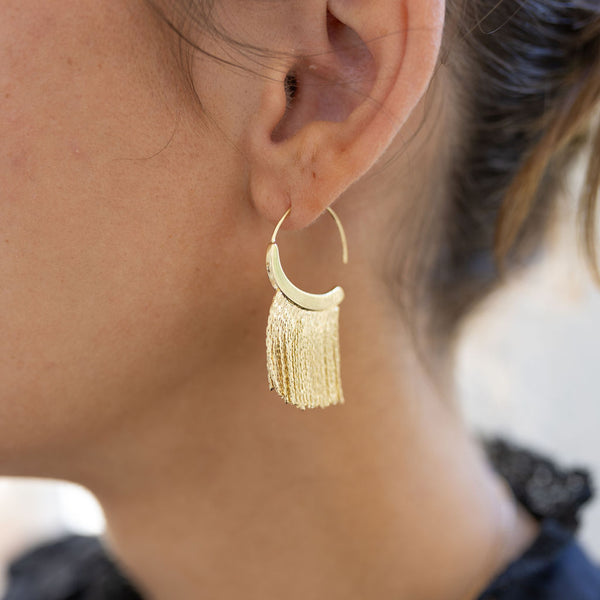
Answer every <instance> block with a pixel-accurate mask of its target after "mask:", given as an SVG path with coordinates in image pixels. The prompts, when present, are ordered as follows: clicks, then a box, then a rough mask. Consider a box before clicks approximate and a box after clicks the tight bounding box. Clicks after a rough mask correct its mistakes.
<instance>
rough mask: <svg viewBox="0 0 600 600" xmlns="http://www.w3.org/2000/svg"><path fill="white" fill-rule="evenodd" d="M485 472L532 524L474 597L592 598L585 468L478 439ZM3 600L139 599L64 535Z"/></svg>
mask: <svg viewBox="0 0 600 600" xmlns="http://www.w3.org/2000/svg"><path fill="white" fill-rule="evenodd" d="M481 442H482V446H483V448H484V450H485V451H486V453H487V456H488V458H489V461H490V463H491V465H492V466H493V468H495V469H496V470H497V472H498V473H499V474H500V475H501V476H502V477H503V478H504V479H505V480H506V482H507V483H508V485H509V486H510V488H511V489H512V491H513V493H514V495H515V497H516V498H517V500H518V501H519V502H520V503H521V504H522V505H523V506H524V507H525V508H526V509H527V510H528V511H529V512H530V513H531V514H532V515H533V516H534V517H535V518H536V519H537V520H538V521H539V522H540V530H539V534H538V536H537V537H536V539H535V540H534V542H533V543H532V544H531V546H530V547H529V548H528V549H527V550H526V551H525V552H524V553H523V554H522V555H521V556H520V557H519V558H518V559H516V560H515V561H513V562H512V563H511V564H510V565H508V566H507V568H506V569H505V570H504V571H503V572H502V573H499V574H498V575H497V576H496V577H495V579H494V580H493V581H492V582H491V583H490V585H489V586H488V587H487V588H486V590H485V591H484V592H483V594H482V595H481V596H480V598H479V600H567V599H568V600H598V599H599V598H600V568H599V567H598V565H596V564H594V562H593V561H592V560H591V559H590V557H589V556H588V554H587V553H586V552H585V550H584V549H583V548H582V547H581V545H580V544H579V542H578V541H577V538H576V534H577V532H578V529H579V525H580V517H581V509H582V507H583V506H584V505H585V504H586V503H588V502H589V500H590V499H591V498H592V495H593V490H592V482H591V477H590V474H589V473H588V472H587V471H586V470H585V469H564V468H562V467H561V466H560V465H559V464H558V463H557V462H555V461H554V460H552V459H550V458H549V457H547V456H544V455H543V454H541V453H539V452H536V451H534V450H532V449H530V448H526V447H523V446H519V445H516V444H514V443H513V442H510V441H508V440H507V439H505V438H498V437H496V438H483V437H482V438H481ZM4 600H142V597H141V595H140V594H139V592H137V591H136V590H135V588H134V586H133V585H132V584H131V583H130V582H129V581H128V580H127V578H126V577H125V576H124V575H123V573H122V572H121V571H120V569H119V566H118V565H117V563H116V562H114V560H113V559H112V558H111V557H110V555H109V553H107V551H106V549H105V547H104V545H103V543H102V540H101V539H100V538H98V537H91V536H79V535H68V536H65V537H63V538H61V539H59V540H56V541H54V542H50V543H45V544H43V545H40V546H38V547H36V548H34V549H32V550H29V551H28V552H26V553H25V554H23V555H22V556H21V557H19V558H17V559H16V560H15V561H14V562H13V563H12V564H11V565H10V568H9V588H8V591H7V594H6V595H5V597H4Z"/></svg>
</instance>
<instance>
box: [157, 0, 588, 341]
mask: <svg viewBox="0 0 600 600" xmlns="http://www.w3.org/2000/svg"><path fill="white" fill-rule="evenodd" d="M148 2H150V4H152V5H153V6H154V8H157V4H156V3H155V2H153V1H152V0H148ZM214 3H215V0H187V1H186V2H183V1H177V0H175V1H171V2H169V3H168V4H169V9H170V13H169V16H168V17H167V16H166V14H167V13H166V12H165V11H163V10H160V9H158V8H157V10H159V12H160V13H161V16H162V17H163V18H164V19H165V20H166V22H167V23H168V24H169V26H170V27H171V28H173V29H174V30H175V31H176V32H177V34H178V35H179V36H180V39H181V40H183V41H184V42H185V45H186V47H190V48H193V49H194V50H195V51H200V52H205V51H204V50H203V49H202V48H199V47H198V46H196V45H195V44H194V42H193V41H192V39H191V37H192V36H191V35H190V34H189V33H188V32H189V31H191V29H190V28H186V27H185V24H186V23H188V24H189V23H190V21H191V22H192V23H193V26H196V27H197V26H200V27H202V28H203V29H205V30H208V31H209V32H210V33H211V35H213V36H216V37H218V38H221V39H223V40H225V41H227V42H228V43H230V44H232V45H233V46H234V48H235V49H236V50H237V51H241V52H245V53H248V54H250V55H251V56H252V57H253V58H255V59H258V60H259V59H260V57H261V56H265V55H268V54H269V52H268V50H265V49H261V48H257V47H254V46H248V45H246V44H244V43H241V42H238V41H236V40H232V39H230V38H228V36H227V35H226V34H225V33H224V32H222V31H221V30H219V28H218V26H217V25H216V24H215V23H214V21H213V19H212V18H211V13H212V9H213V5H214ZM446 13H447V14H446V26H445V27H446V31H445V35H444V42H443V48H442V54H441V61H442V63H443V64H444V65H445V66H446V67H447V68H448V70H449V72H450V73H451V75H452V77H453V78H454V80H455V82H454V83H455V85H454V87H455V89H456V94H457V100H458V104H459V113H460V115H461V117H462V118H460V132H459V137H460V139H459V140H457V148H455V149H453V152H452V155H451V159H450V163H449V165H448V181H446V182H444V183H445V184H446V187H445V193H444V196H445V197H444V198H443V199H442V205H443V206H442V208H441V211H440V214H439V216H438V217H437V219H434V220H430V222H429V223H428V224H424V225H423V226H424V227H426V228H429V230H428V231H427V232H425V234H424V235H422V236H421V243H420V244H419V249H420V250H421V254H422V255H423V256H421V258H420V260H417V261H413V262H414V264H417V265H422V266H424V268H423V269H421V273H420V274H419V279H420V285H418V286H416V287H418V288H419V290H421V291H422V292H423V293H424V294H425V297H421V298H420V299H419V305H420V306H423V305H427V306H428V308H429V310H428V313H429V314H428V316H427V326H428V328H429V334H430V335H428V338H429V339H430V340H431V339H433V340H435V342H434V345H435V346H437V347H438V348H439V349H443V348H445V347H447V345H448V344H449V343H451V342H452V341H453V340H454V338H455V334H456V331H457V329H458V325H459V324H460V323H461V322H462V320H463V317H464V316H465V315H466V314H467V313H468V312H469V310H470V309H471V308H472V307H473V306H474V305H475V304H476V303H478V302H479V301H480V300H482V299H483V298H484V297H485V296H486V295H487V294H488V293H489V292H490V291H491V290H493V289H494V288H495V287H496V286H497V285H498V283H499V282H501V281H502V276H503V274H504V273H505V271H506V270H508V269H509V268H514V267H515V266H518V265H520V264H524V263H525V262H527V260H528V259H529V258H530V257H532V256H534V255H535V254H534V251H535V250H536V249H537V248H538V247H539V245H540V242H541V240H542V238H543V234H544V232H545V231H546V229H547V225H548V223H549V221H550V218H551V217H552V216H553V214H554V206H555V204H556V198H557V193H558V191H559V190H560V183H561V181H562V180H563V179H564V177H565V175H566V173H567V171H568V168H569V166H570V165H571V163H572V161H573V159H574V158H575V157H577V156H578V155H579V154H580V153H581V149H582V148H583V147H584V146H585V145H586V143H588V142H589V141H590V140H591V152H590V160H589V168H588V172H587V173H588V174H587V179H586V185H585V189H584V191H583V195H582V199H581V203H580V212H579V214H580V222H581V224H582V226H583V232H584V235H583V237H582V239H583V240H584V242H585V246H586V250H587V257H588V260H589V264H590V268H591V271H592V273H593V274H594V275H595V277H596V278H597V280H598V281H599V282H600V271H599V269H598V259H597V255H596V247H595V245H596V229H595V222H596V207H597V194H598V188H599V187H600V127H598V126H596V127H594V125H593V119H594V116H595V113H596V109H598V108H599V107H600V5H599V4H598V0H447V10H446ZM215 58H216V57H215ZM218 60H222V59H218ZM234 66H239V65H235V64H234ZM188 76H189V78H190V83H191V84H192V86H193V80H192V78H191V75H189V73H188ZM436 210H437V209H436ZM433 232H436V234H437V235H435V236H433V237H434V238H435V239H432V237H431V236H430V235H427V234H431V233H433ZM423 239H426V243H423ZM425 254H427V256H426V257H425ZM409 281H411V279H410V278H409ZM419 293H420V292H419Z"/></svg>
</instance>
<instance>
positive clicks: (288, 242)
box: [0, 0, 600, 600]
mask: <svg viewBox="0 0 600 600" xmlns="http://www.w3.org/2000/svg"><path fill="white" fill-rule="evenodd" d="M0 6H1V8H2V18H1V19H0V27H1V32H2V33H1V36H2V40H3V43H2V59H1V61H0V64H1V65H2V78H1V80H0V81H1V86H2V96H1V97H2V105H1V106H2V109H1V110H2V119H1V120H0V127H1V130H2V137H1V139H2V141H3V142H2V162H1V172H2V182H3V183H2V188H3V194H2V202H1V207H2V218H1V219H0V227H1V231H2V237H1V240H2V248H3V251H2V253H1V254H0V257H1V258H0V273H1V275H2V277H1V281H2V282H3V283H2V286H1V291H0V315H2V320H1V327H2V336H1V338H0V339H1V340H2V343H1V345H0V348H1V350H0V352H1V354H0V356H1V359H0V381H1V382H2V384H1V387H0V389H1V393H2V403H1V411H2V412H1V414H2V421H1V422H2V430H1V436H0V457H1V461H2V462H1V465H2V474H3V475H19V476H21V475H24V476H44V477H55V478H62V479H67V480H71V481H76V482H79V483H81V484H83V485H85V486H87V487H88V488H89V489H90V490H92V492H93V493H94V494H95V495H96V496H97V497H98V499H99V500H100V502H101V504H102V506H103V508H104V510H105V513H106V518H107V533H106V535H105V536H104V538H103V539H102V540H101V544H100V545H98V543H97V542H94V541H93V540H92V541H90V540H85V539H84V540H82V539H79V538H75V539H70V540H66V541H63V542H59V543H58V544H57V545H55V546H51V547H49V548H46V549H42V550H38V551H37V552H38V553H37V554H36V553H34V554H33V555H31V556H29V557H28V558H27V557H26V558H24V559H22V560H21V562H17V563H15V565H14V567H13V571H12V576H13V583H12V585H11V586H10V587H9V591H8V594H7V598H10V599H13V600H14V599H16V598H21V599H22V598H28V599H33V598H36V599H37V598H51V599H56V600H58V599H62V600H65V599H66V598H136V597H143V598H152V599H156V600H166V599H173V598H176V599H177V600H188V599H197V598H220V599H229V598H245V599H259V598H260V599H270V598H287V599H290V600H294V599H296V598H328V599H337V598H344V599H346V600H348V599H350V600H351V599H354V598H409V599H411V600H416V599H420V598H423V599H432V600H433V599H436V600H438V599H444V600H452V599H456V600H467V599H473V598H478V597H481V598H484V597H485V598H492V597H494V598H510V599H516V598H525V597H526V598H559V597H560V598H566V597H568V598H572V599H578V598H592V597H597V595H598V594H600V581H599V575H598V571H596V570H595V567H593V565H592V564H591V563H590V562H589V559H588V558H587V557H586V556H585V554H584V553H583V551H582V550H581V549H580V548H579V546H578V545H577V544H576V542H575V541H574V540H573V539H572V537H571V534H572V531H573V529H574V523H575V521H576V519H577V513H576V511H577V509H578V507H579V505H580V504H581V503H582V502H583V501H584V500H585V499H586V498H587V497H588V496H589V488H588V482H587V480H586V478H585V475H584V474H581V473H580V474H577V473H570V474H561V473H560V472H559V470H557V469H555V468H554V466H552V465H550V464H549V463H546V462H544V459H543V458H541V457H536V456H535V455H533V454H531V453H527V452H525V451H522V452H521V451H519V450H516V449H514V448H511V447H509V446H505V445H502V444H498V443H497V444H493V443H490V444H489V445H487V446H484V445H482V444H481V443H480V442H479V441H478V440H477V439H475V438H474V437H473V436H471V435H470V433H469V431H468V430H467V427H466V426H465V425H464V423H463V422H462V420H461V416H460V414H459V411H458V409H457V406H456V403H455V401H454V399H453V389H452V348H453V342H454V340H455V338H456V334H457V331H458V330H459V326H460V324H461V322H462V319H463V317H464V316H465V315H466V314H467V313H468V312H469V310H470V309H471V308H472V307H473V306H474V305H475V304H476V303H477V302H479V301H480V300H481V299H482V298H483V297H484V296H485V295H486V294H487V293H489V292H490V291H491V290H492V289H493V288H494V287H495V286H496V285H498V284H499V282H501V281H502V277H501V272H500V270H501V268H502V265H504V268H505V269H507V270H508V269H510V268H516V267H517V266H518V265H519V264H522V263H523V262H524V261H525V260H526V259H527V258H528V257H530V256H531V255H532V253H533V251H534V250H535V249H536V248H537V247H538V245H539V243H540V240H541V237H542V233H543V231H544V230H545V228H546V227H547V226H548V224H549V223H550V222H551V215H552V207H553V205H554V203H555V200H556V192H557V190H558V188H559V184H560V182H561V181H563V178H564V176H565V173H566V171H567V168H568V166H569V164H570V162H571V159H572V158H573V157H575V156H576V154H577V150H578V148H579V147H580V146H581V144H582V141H584V139H585V138H586V136H588V133H589V132H591V131H592V117H593V115H594V111H595V109H596V108H597V107H598V105H599V104H600V70H599V69H600V7H599V6H598V5H597V2H596V0H560V1H559V0H505V1H504V2H498V1H497V0H447V1H446V2H444V0H376V1H375V0H369V1H368V2H365V1H363V0H302V1H297V0H272V1H269V2H263V1H259V0H244V1H241V0H213V1H206V0H194V1H192V2H180V1H171V2H167V1H165V2H156V3H150V2H145V1H142V0H120V1H118V2H96V1H92V0H89V1H87V0H86V1H82V0H77V1H65V0H60V1H58V0H55V1H51V2H48V0H27V1H26V2H23V0H18V1H17V0H4V2H2V4H1V5H0ZM588 137H589V136H588ZM595 140H596V142H595V143H596V151H595V152H592V154H591V155H592V159H591V163H590V171H589V173H590V175H589V181H588V184H589V185H588V187H587V193H586V194H585V195H584V198H583V200H582V215H583V218H584V220H585V228H584V232H585V236H584V239H585V240H587V246H588V250H589V252H590V256H592V253H593V238H594V231H593V227H592V224H593V217H594V210H593V207H594V199H595V193H596V189H597V187H598V186H597V183H598V177H599V173H600V167H599V164H598V163H599V160H600V159H599V155H598V152H597V150H598V145H599V142H598V140H600V137H596V138H595ZM329 208H333V209H334V214H335V215H336V216H338V217H339V222H340V224H341V226H342V227H343V230H344V231H345V234H346V237H347V243H348V251H349V260H348V264H347V265H346V266H342V263H341V262H340V261H339V256H340V249H339V244H340V239H339V237H338V232H337V231H336V227H335V223H334V222H333V221H332V219H331V218H330V217H329V215H328V214H325V212H327V209H329ZM288 210H289V213H288ZM322 214H323V215H324V218H323V219H319V217H320V216H321V215H322ZM284 215H287V218H286V220H285V221H284V223H283V225H282V228H281V229H280V230H279V233H278V237H277V242H278V243H279V244H280V245H281V251H282V262H283V264H284V265H285V269H286V272H287V273H288V274H290V278H291V279H292V280H293V281H294V282H295V284H296V285H297V286H298V287H299V288H302V289H305V290H311V291H313V292H314V291H320V292H323V291H324V290H327V289H329V288H330V287H331V282H332V281H335V282H338V283H340V284H341V286H342V287H343V289H344V291H345V299H344V301H343V303H342V304H341V305H340V306H339V327H340V330H339V340H340V343H339V352H340V354H339V357H340V368H341V371H340V372H341V382H342V386H343V403H342V404H340V403H339V402H338V405H337V406H331V407H328V408H326V409H324V410H321V409H319V408H314V409H309V410H298V408H297V407H296V406H294V405H293V404H287V403H286V402H284V401H283V400H282V398H280V396H279V394H277V393H276V391H271V390H270V389H269V385H268V381H267V367H266V355H265V326H266V324H267V320H268V314H269V306H270V303H271V299H272V295H273V289H272V287H271V285H269V279H268V278H267V273H266V272H265V267H264V265H265V251H266V249H267V245H268V244H269V242H270V240H271V237H272V235H273V233H274V229H275V226H276V224H277V223H278V222H279V221H280V220H281V218H282V217H283V216H284ZM309 226H310V227H309ZM281 326H282V327H285V326H286V324H285V323H283V325H281ZM331 335H332V336H334V337H335V332H333V333H332V334H331ZM305 342H306V340H305ZM333 349H334V351H335V345H334V346H333ZM314 351H315V352H317V351H318V349H317V350H314ZM305 375H306V373H305ZM308 375H310V373H309V374H308ZM307 377H308V376H307ZM307 380H308V379H307ZM272 387H273V386H272ZM282 395H283V396H285V390H284V393H283V394H282ZM284 399H285V400H289V398H285V397H284ZM338 400H340V398H338ZM484 450H488V452H486V451H484ZM490 456H491V457H495V459H494V460H495V463H494V465H493V464H492V462H491V461H490V460H489V458H490ZM511 461H512V462H511ZM511 465H513V467H514V465H517V466H518V467H519V469H520V471H519V470H518V469H517V471H518V472H517V471H515V470H514V469H512V471H511ZM524 465H525V466H524ZM494 466H495V467H496V468H494ZM540 468H542V469H545V470H546V474H548V473H549V474H550V482H551V483H553V484H557V485H559V484H561V482H563V483H564V485H563V486H562V487H559V488H557V489H559V492H560V494H563V495H562V496H560V498H562V504H560V503H558V504H557V502H558V500H556V498H554V500H553V501H552V502H550V503H549V504H548V506H547V508H546V512H544V511H538V512H536V510H535V507H534V506H533V505H534V503H535V502H534V500H535V497H536V496H535V493H537V494H538V500H539V493H540V490H541V493H542V495H543V494H544V490H545V489H546V488H544V487H543V485H542V483H543V482H541V483H540V482H539V481H538V483H540V485H542V487H538V488H535V485H534V486H533V487H532V486H531V485H530V484H531V482H532V481H534V483H535V481H536V480H535V479H534V478H533V475H532V474H533V473H536V472H537V473H538V474H539V469H540ZM523 469H525V471H524V470H523ZM527 469H529V470H527ZM503 473H504V475H503ZM510 473H512V475H510ZM523 473H525V474H526V475H527V474H529V475H527V476H526V477H525V479H524V480H523V481H522V482H524V483H523V485H524V487H523V489H521V492H523V491H524V490H525V492H527V491H529V492H531V491H532V490H533V492H535V493H534V494H533V495H532V494H531V493H530V494H529V496H527V494H525V496H527V497H525V499H523V497H522V498H521V500H519V489H518V484H519V481H520V480H519V477H521V478H522V476H523ZM507 477H508V479H507ZM510 477H512V479H511V478H510ZM569 477H570V479H569ZM565 478H566V479H565ZM547 479H548V478H547V477H546V480H547ZM563 480H564V481H563ZM565 482H566V483H565ZM546 483H548V482H547V481H546ZM509 484H510V485H511V486H513V489H514V493H511V492H510V490H509ZM527 486H529V487H527ZM525 488H526V489H525ZM536 490H537V491H536ZM560 494H559V495H560ZM565 494H566V495H565ZM527 498H529V499H527ZM544 498H545V499H548V498H547V497H546V496H543V498H542V499H544ZM557 506H558V507H559V508H560V511H562V512H560V511H559V512H560V515H558V517H557V518H551V516H552V515H551V513H552V511H554V512H556V510H558V509H557ZM554 516H556V515H554ZM95 544H96V545H95ZM536 544H537V546H536ZM540 547H543V552H542V550H540ZM527 552H529V554H527ZM540 552H541V553H540ZM40 561H41V563H40ZM515 561H516V563H515ZM536 561H537V562H536ZM511 563H513V566H512V570H510V569H511V567H509V565H510V564H511ZM515 564H516V567H515ZM532 564H537V565H538V567H539V568H538V570H537V571H536V569H535V568H532ZM44 565H45V566H44ZM540 565H541V567H540ZM515 568H516V572H515ZM125 579H127V581H125ZM134 589H135V591H134Z"/></svg>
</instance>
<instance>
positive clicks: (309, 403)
mask: <svg viewBox="0 0 600 600" xmlns="http://www.w3.org/2000/svg"><path fill="white" fill-rule="evenodd" d="M327 210H328V211H329V212H330V213H331V215H332V216H333V218H334V219H335V221H336V224H337V226H338V229H339V232H340V237H341V240H342V249H343V254H342V260H343V262H344V263H347V262H348V247H347V242H346V235H345V232H344V229H343V227H342V224H341V222H340V220H339V218H338V216H337V215H336V214H335V213H334V212H333V210H332V209H331V208H328V209H327ZM289 212H290V210H289V209H288V211H287V212H286V213H285V215H283V217H282V218H281V220H280V221H279V223H278V224H277V227H276V228H275V231H274V232H273V237H272V238H271V243H270V244H269V247H268V249H267V274H268V276H269V280H270V281H271V284H272V285H273V287H274V288H275V290H276V292H275V296H274V298H273V302H272V304H271V309H270V311H269V319H268V323H267V371H268V381H269V389H271V390H275V391H276V392H277V393H278V394H279V395H280V396H281V397H282V398H283V399H284V400H285V402H286V403H288V404H293V405H295V406H297V407H298V408H301V409H303V410H304V409H306V408H315V407H322V408H325V407H326V406H331V405H334V404H341V403H343V402H344V395H343V391H342V383H341V375H340V349H339V305H340V303H341V302H342V300H343V299H344V290H343V289H342V288H341V287H339V286H337V287H335V288H334V289H332V290H330V291H329V292H327V293H325V294H311V293H309V292H305V291H304V290H301V289H300V288H298V287H296V286H295V285H294V284H293V283H292V282H291V281H290V280H289V278H288V277H287V276H286V274H285V271H284V270H283V267H282V265H281V261H280V257H279V249H278V247H277V242H276V238H277V232H278V231H279V228H280V227H281V225H282V223H283V221H284V219H285V218H286V217H287V216H288V214H289Z"/></svg>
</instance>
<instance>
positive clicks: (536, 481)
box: [479, 437, 600, 600]
mask: <svg viewBox="0 0 600 600" xmlns="http://www.w3.org/2000/svg"><path fill="white" fill-rule="evenodd" d="M481 441H482V445H483V448H484V450H485V451H486V453H487V456H488V458H489V461H490V463H491V464H492V466H493V467H494V468H495V469H496V470H497V472H498V473H499V474H500V475H501V476H502V477H503V478H504V479H505V481H506V482H507V483H508V485H509V486H510V488H511V490H512V492H513V494H514V496H515V498H516V499H517V500H518V501H519V502H520V503H521V504H522V505H523V506H524V507H525V508H526V510H528V511H529V513H530V514H532V515H533V516H534V517H535V518H536V519H537V520H538V521H539V523H540V530H539V533H538V535H537V537H536V539H535V540H534V541H533V543H532V544H531V545H530V546H529V548H528V549H527V550H526V551H525V552H524V553H523V554H522V555H521V556H520V557H519V558H518V559H516V560H515V561H513V562H512V563H511V564H510V565H508V566H507V567H506V569H504V571H503V572H502V573H500V574H498V575H497V577H496V578H495V579H494V580H493V581H492V582H491V583H490V585H489V586H488V587H487V588H486V590H485V591H484V592H483V594H482V595H481V596H480V598H479V600H536V599H539V600H566V599H568V600H598V599H599V598H600V567H599V566H598V564H596V563H595V562H594V561H593V560H592V559H591V558H590V556H589V555H588V554H587V552H586V551H585V550H584V549H583V548H582V546H581V545H580V543H579V541H578V540H577V538H576V535H577V533H578V530H579V527H580V521H581V509H582V507H583V506H584V505H585V504H586V503H588V502H589V501H590V499H591V498H592V497H593V488H592V479H591V476H590V474H589V472H588V471H587V470H586V469H582V468H571V469H565V468H562V467H561V466H560V465H559V464H558V463H557V462H555V461H554V460H552V459H550V458H549V457H547V456H545V455H543V454H542V453H540V452H537V451H534V450H532V449H530V448H526V447H523V446H519V445H517V444H515V443H513V442H510V441H508V440H507V439H503V438H498V437H496V438H485V437H482V438H481Z"/></svg>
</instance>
